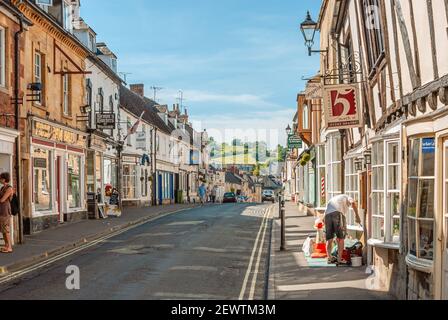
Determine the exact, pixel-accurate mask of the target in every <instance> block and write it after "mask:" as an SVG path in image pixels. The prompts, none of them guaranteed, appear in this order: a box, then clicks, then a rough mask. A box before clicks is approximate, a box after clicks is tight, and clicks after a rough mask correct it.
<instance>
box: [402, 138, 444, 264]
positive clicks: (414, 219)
mask: <svg viewBox="0 0 448 320" xmlns="http://www.w3.org/2000/svg"><path fill="white" fill-rule="evenodd" d="M425 139H433V140H434V148H435V149H434V159H433V161H434V176H424V175H423V140H425ZM417 140H418V141H419V155H418V172H417V176H415V175H412V174H413V173H412V172H411V170H410V168H411V161H414V160H413V152H414V150H413V146H412V143H413V142H414V141H417ZM408 145H409V155H410V156H409V159H408V162H409V172H408V193H409V194H410V193H411V180H417V195H416V211H415V216H412V215H410V214H409V212H410V210H409V209H410V201H411V198H410V197H408V202H407V204H406V205H407V208H408V210H407V217H406V218H407V222H408V257H411V258H412V259H416V260H419V261H425V262H426V263H427V264H430V263H434V261H435V260H434V259H435V255H434V253H435V251H434V249H435V242H436V239H435V235H436V228H435V219H436V203H437V201H436V192H435V188H436V176H435V165H436V158H437V152H436V151H437V150H436V149H437V146H436V138H435V137H434V136H423V137H415V138H410V139H409V140H408ZM424 181H433V189H434V198H433V217H432V218H425V217H424V218H422V217H420V214H421V189H420V185H421V182H424ZM421 222H432V224H433V226H432V228H433V229H432V232H433V240H432V244H433V248H432V249H433V256H432V259H425V258H422V257H421V253H420V249H421V248H420V240H421V234H420V223H421ZM411 225H412V226H413V228H411ZM412 229H414V231H415V234H414V235H413V236H415V246H416V248H415V249H416V252H415V254H413V253H412V252H411V250H412V238H411V234H410V231H411V230H412Z"/></svg>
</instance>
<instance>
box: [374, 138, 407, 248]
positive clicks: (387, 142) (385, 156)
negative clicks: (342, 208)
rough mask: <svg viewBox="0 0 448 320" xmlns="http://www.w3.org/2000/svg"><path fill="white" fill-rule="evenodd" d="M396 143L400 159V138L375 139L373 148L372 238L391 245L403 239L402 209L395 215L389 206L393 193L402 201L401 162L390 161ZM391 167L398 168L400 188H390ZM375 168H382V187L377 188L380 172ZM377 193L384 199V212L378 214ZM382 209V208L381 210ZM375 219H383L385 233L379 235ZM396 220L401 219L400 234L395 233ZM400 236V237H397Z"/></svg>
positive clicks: (380, 202)
mask: <svg viewBox="0 0 448 320" xmlns="http://www.w3.org/2000/svg"><path fill="white" fill-rule="evenodd" d="M378 145H381V148H382V153H381V155H382V157H381V163H378V162H377V158H376V157H377V156H378V154H379V149H377V148H376V147H377V146H378ZM392 145H396V146H397V152H398V153H397V155H396V158H397V160H399V159H400V158H401V153H400V150H401V143H400V139H399V138H393V139H384V140H379V141H375V142H374V143H373V150H374V156H373V159H372V160H373V161H372V181H371V190H372V191H371V199H372V207H371V210H372V212H371V217H372V235H371V238H372V240H375V241H381V242H382V243H387V244H391V245H398V244H399V243H400V241H401V239H400V234H401V216H400V212H401V210H400V209H398V215H393V213H392V212H391V209H390V208H389V204H390V202H389V201H390V200H391V199H392V197H393V195H398V199H399V200H398V203H401V198H402V190H401V189H402V188H401V170H400V169H401V163H400V162H391V161H390V155H391V153H390V150H389V148H390V146H392ZM391 168H397V169H398V170H397V173H398V175H397V177H396V178H397V187H398V189H394V188H390V184H389V182H390V180H389V179H390V177H391V174H392V173H393V170H392V169H391ZM375 169H382V170H381V172H382V177H380V179H381V181H382V188H375V180H376V179H377V177H376V174H375V173H376V172H379V171H378V170H375ZM375 194H377V195H378V196H379V197H380V199H381V200H382V201H379V203H378V204H379V205H381V208H382V211H383V214H382V215H381V214H378V213H376V212H374V211H375V208H376V202H375V198H374V195H375ZM380 211H381V210H380ZM374 219H382V221H383V229H384V230H383V233H384V235H379V234H380V233H379V232H378V231H379V230H376V228H377V225H376V224H375V223H374V222H373V220H374ZM394 220H398V221H399V231H398V234H399V235H398V236H395V235H394V229H393V228H394ZM395 237H398V238H395Z"/></svg>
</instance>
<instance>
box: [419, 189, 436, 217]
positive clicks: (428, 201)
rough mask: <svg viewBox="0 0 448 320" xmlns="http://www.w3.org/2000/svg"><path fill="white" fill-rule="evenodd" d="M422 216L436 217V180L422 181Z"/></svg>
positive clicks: (420, 190) (420, 191)
mask: <svg viewBox="0 0 448 320" xmlns="http://www.w3.org/2000/svg"><path fill="white" fill-rule="evenodd" d="M419 193H420V215H419V217H420V218H434V180H421V181H420V188H419Z"/></svg>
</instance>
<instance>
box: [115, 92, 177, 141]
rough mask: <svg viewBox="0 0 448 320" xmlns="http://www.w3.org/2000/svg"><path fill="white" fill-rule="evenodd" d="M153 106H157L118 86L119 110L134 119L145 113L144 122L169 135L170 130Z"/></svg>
mask: <svg viewBox="0 0 448 320" xmlns="http://www.w3.org/2000/svg"><path fill="white" fill-rule="evenodd" d="M155 105H157V104H156V103H155V102H154V101H152V100H150V99H148V98H143V97H141V96H139V95H138V94H137V93H134V92H132V91H131V90H129V89H128V88H126V87H125V86H123V85H121V86H120V107H121V108H123V109H125V110H127V111H129V112H130V113H132V114H133V115H135V116H136V117H140V116H141V115H142V113H143V111H145V114H144V115H143V120H144V121H145V122H147V123H149V124H151V125H153V126H154V127H156V128H157V129H158V130H160V131H162V132H164V133H166V134H168V135H170V134H171V132H172V129H171V128H170V127H169V126H168V125H166V124H165V122H164V121H163V120H162V119H161V118H160V117H159V115H158V114H157V112H156V109H155V107H154V106H155Z"/></svg>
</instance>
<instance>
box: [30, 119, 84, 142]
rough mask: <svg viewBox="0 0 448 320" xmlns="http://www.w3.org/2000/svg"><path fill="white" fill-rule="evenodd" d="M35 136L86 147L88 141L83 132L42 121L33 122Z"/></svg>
mask: <svg viewBox="0 0 448 320" xmlns="http://www.w3.org/2000/svg"><path fill="white" fill-rule="evenodd" d="M33 136H34V137H38V138H43V139H46V140H50V141H55V142H59V143H64V144H67V145H71V146H78V147H82V148H84V147H85V142H86V141H85V140H86V139H85V137H84V136H83V135H81V134H78V133H75V132H73V131H71V130H68V129H62V128H60V127H56V126H52V125H49V124H47V123H44V122H40V121H34V122H33Z"/></svg>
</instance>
